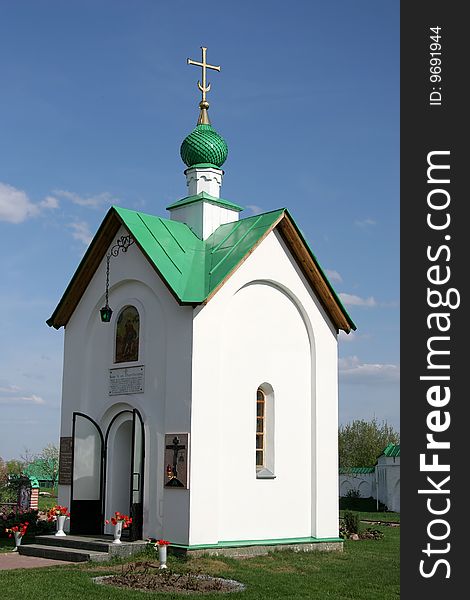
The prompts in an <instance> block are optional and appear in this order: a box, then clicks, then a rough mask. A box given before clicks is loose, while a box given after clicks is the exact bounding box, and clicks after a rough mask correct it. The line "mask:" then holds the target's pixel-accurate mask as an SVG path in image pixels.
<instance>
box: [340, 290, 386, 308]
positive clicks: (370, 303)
mask: <svg viewBox="0 0 470 600" xmlns="http://www.w3.org/2000/svg"><path fill="white" fill-rule="evenodd" d="M338 296H339V297H340V298H341V301H342V302H343V304H344V305H345V306H367V307H369V308H370V307H374V306H377V301H376V299H375V298H374V297H373V296H369V298H361V297H360V296H356V295H355V294H345V293H343V292H341V293H340V294H338Z"/></svg>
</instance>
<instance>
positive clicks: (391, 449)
mask: <svg viewBox="0 0 470 600" xmlns="http://www.w3.org/2000/svg"><path fill="white" fill-rule="evenodd" d="M382 455H385V456H400V444H392V443H391V442H390V444H389V445H388V446H387V447H386V448H384V451H383V452H382Z"/></svg>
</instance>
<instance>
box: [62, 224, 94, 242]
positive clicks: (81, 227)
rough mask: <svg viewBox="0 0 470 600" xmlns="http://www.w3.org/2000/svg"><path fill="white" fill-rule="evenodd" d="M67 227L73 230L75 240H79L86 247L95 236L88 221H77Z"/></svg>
mask: <svg viewBox="0 0 470 600" xmlns="http://www.w3.org/2000/svg"><path fill="white" fill-rule="evenodd" d="M67 227H70V229H72V230H73V232H72V235H73V237H74V239H75V240H79V241H80V242H82V244H85V246H88V244H89V243H90V242H91V240H92V238H93V235H92V233H91V231H90V227H89V225H88V223H87V222H86V221H77V222H76V223H69V224H68V225H67Z"/></svg>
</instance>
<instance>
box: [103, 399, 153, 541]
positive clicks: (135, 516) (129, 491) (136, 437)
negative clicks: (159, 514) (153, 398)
mask: <svg viewBox="0 0 470 600" xmlns="http://www.w3.org/2000/svg"><path fill="white" fill-rule="evenodd" d="M105 456H106V466H105V482H106V483H105V493H104V507H105V514H106V518H108V519H109V518H111V517H112V516H113V515H114V513H115V512H116V511H119V512H121V513H125V514H128V515H129V516H131V517H132V525H131V527H129V528H128V529H126V530H124V532H123V536H122V537H123V539H126V538H127V539H129V540H137V539H141V538H142V524H143V523H142V521H143V483H144V427H143V421H142V418H141V416H140V413H139V411H138V410H136V409H134V410H123V411H121V412H119V413H118V414H117V415H115V416H114V417H113V419H112V420H111V423H110V424H109V426H108V429H107V431H106V436H105ZM104 531H105V533H112V526H110V525H106V526H105V529H104Z"/></svg>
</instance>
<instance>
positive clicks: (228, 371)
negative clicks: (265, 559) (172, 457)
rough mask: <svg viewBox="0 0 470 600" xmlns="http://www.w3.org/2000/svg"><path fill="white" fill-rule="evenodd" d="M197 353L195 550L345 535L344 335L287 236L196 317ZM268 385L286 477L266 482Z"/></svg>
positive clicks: (275, 240) (272, 242)
mask: <svg viewBox="0 0 470 600" xmlns="http://www.w3.org/2000/svg"><path fill="white" fill-rule="evenodd" d="M287 290H290V291H287ZM193 352H194V354H193V372H194V376H193V377H194V379H193V411H192V454H191V461H192V463H191V523H190V541H191V544H204V543H217V542H219V541H228V540H240V539H274V538H287V537H309V536H315V537H337V535H338V480H337V475H336V473H337V469H338V465H337V427H338V417H337V402H338V398H337V340H336V332H335V330H334V327H333V326H332V325H331V323H330V322H329V320H328V319H327V318H326V315H325V313H324V311H323V309H322V308H321V306H320V304H319V302H318V300H317V299H316V298H315V297H314V295H313V293H312V291H311V290H310V288H309V286H308V284H307V283H306V282H305V280H304V277H303V275H302V274H301V272H300V270H299V269H298V267H297V265H296V264H295V263H294V261H293V259H291V258H290V256H289V253H288V251H287V249H286V247H285V245H284V242H283V241H282V240H281V238H280V237H279V236H278V234H277V233H275V232H273V233H271V234H269V235H268V236H267V238H266V239H265V240H264V241H263V242H262V243H261V244H260V246H259V247H258V248H257V249H256V250H255V252H254V253H253V254H251V256H250V257H249V258H248V259H247V260H246V261H245V262H244V263H243V264H242V265H241V266H240V267H239V269H238V270H237V271H236V273H235V274H234V275H233V276H232V277H231V278H230V279H229V280H228V281H227V282H226V283H225V285H224V286H223V287H222V288H221V290H219V291H218V292H217V294H216V295H215V296H214V297H213V298H212V299H211V300H210V301H209V303H208V304H207V305H206V306H204V307H199V308H197V309H195V318H194V344H193ZM263 382H268V383H269V384H271V385H272V387H273V389H274V394H275V430H276V431H275V435H276V443H275V475H276V479H266V480H259V479H257V478H256V470H255V402H256V389H257V387H258V386H259V385H260V384H261V383H263Z"/></svg>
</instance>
